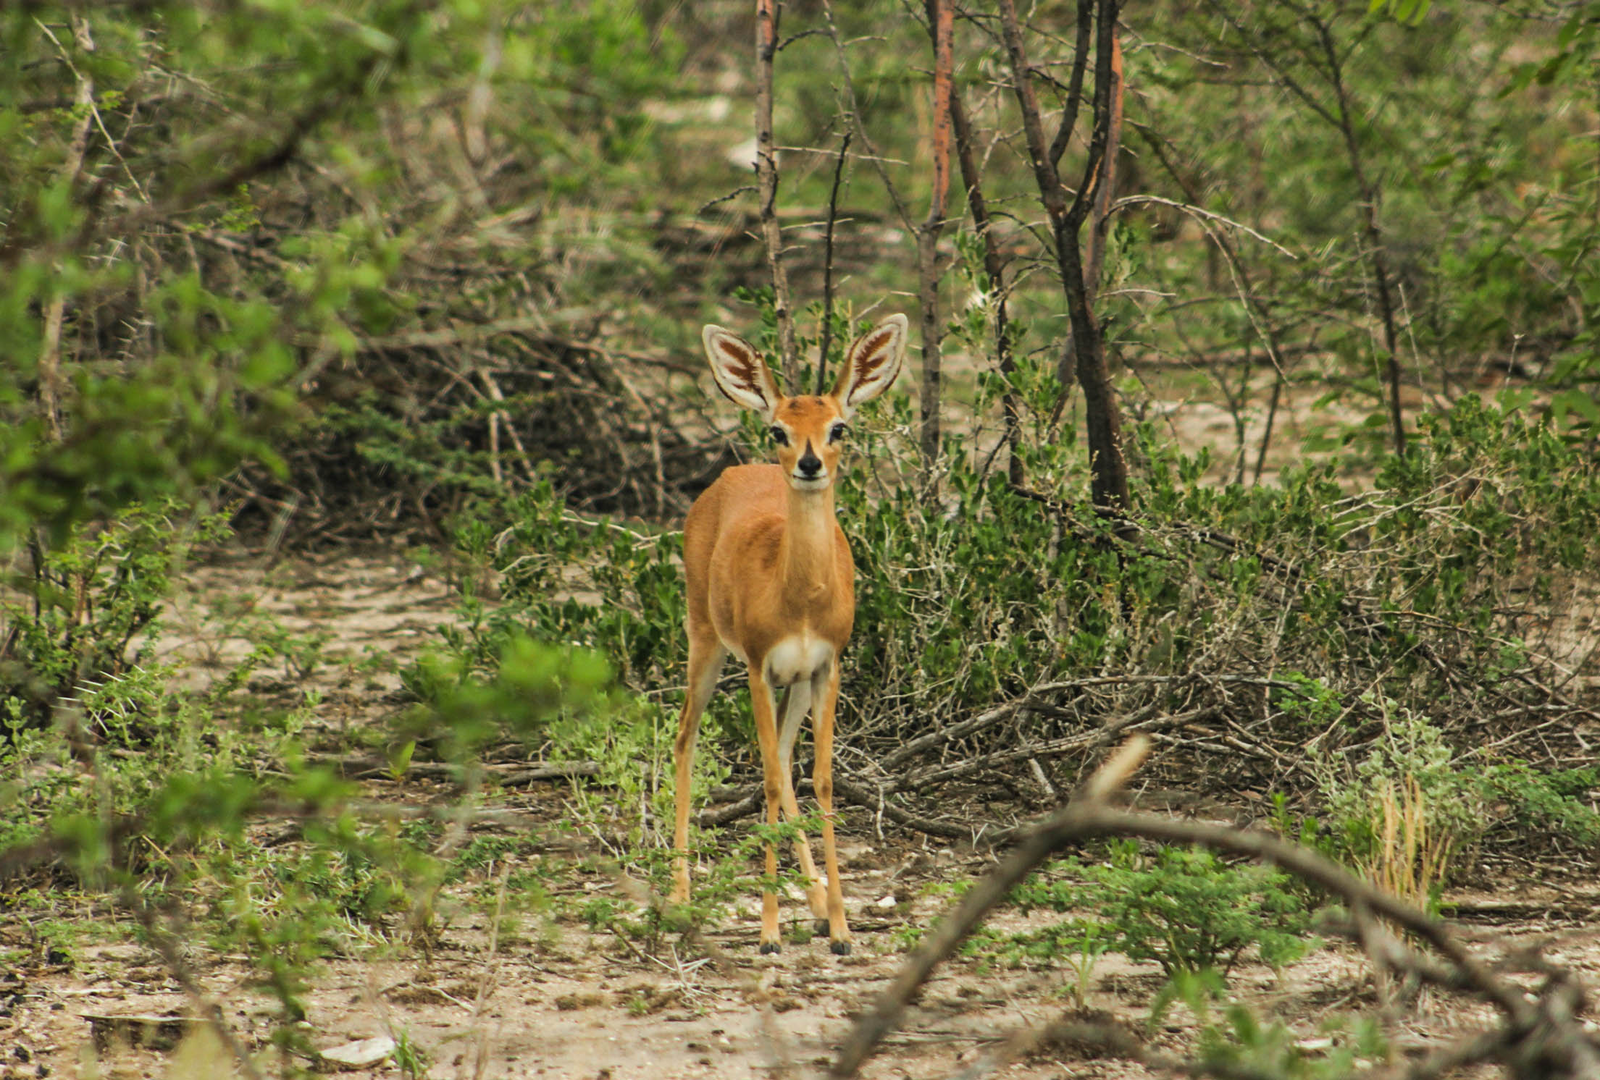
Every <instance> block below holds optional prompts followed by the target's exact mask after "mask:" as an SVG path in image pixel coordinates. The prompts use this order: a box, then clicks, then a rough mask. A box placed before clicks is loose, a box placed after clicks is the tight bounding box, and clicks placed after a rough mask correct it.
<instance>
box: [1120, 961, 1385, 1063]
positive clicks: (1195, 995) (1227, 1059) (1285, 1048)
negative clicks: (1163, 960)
mask: <svg viewBox="0 0 1600 1080" xmlns="http://www.w3.org/2000/svg"><path fill="white" fill-rule="evenodd" d="M1225 990H1226V987H1225V986H1224V985H1223V982H1222V980H1221V979H1220V978H1219V977H1218V976H1217V974H1216V973H1215V972H1212V971H1200V972H1192V971H1186V972H1178V973H1176V974H1175V975H1174V976H1173V978H1172V979H1170V980H1169V981H1168V983H1167V985H1166V986H1165V987H1163V988H1162V990H1161V993H1160V994H1158V995H1157V996H1156V1000H1155V1002H1154V1004H1153V1005H1152V1007H1151V1011H1150V1024H1151V1026H1155V1025H1158V1024H1160V1023H1161V1022H1162V1021H1163V1020H1164V1019H1165V1018H1166V1016H1167V1013H1168V1012H1169V1011H1170V1009H1171V1008H1172V1006H1173V1005H1175V1004H1182V1005H1185V1006H1187V1008H1188V1009H1189V1011H1190V1013H1192V1014H1193V1016H1194V1019H1195V1022H1196V1026H1197V1032H1196V1034H1197V1039H1196V1042H1197V1044H1198V1047H1197V1049H1198V1054H1197V1057H1198V1059H1199V1062H1200V1063H1201V1065H1202V1067H1205V1066H1209V1067H1210V1068H1208V1069H1207V1071H1208V1072H1214V1073H1216V1074H1218V1075H1229V1076H1262V1077H1266V1076H1272V1077H1282V1078H1284V1080H1342V1078H1344V1077H1348V1076H1352V1075H1354V1074H1355V1073H1356V1072H1357V1066H1358V1061H1359V1060H1360V1059H1366V1060H1368V1061H1377V1060H1383V1058H1384V1057H1385V1056H1386V1054H1387V1048H1386V1043H1385V1040H1384V1038H1383V1033H1382V1029H1381V1026H1380V1022H1379V1021H1378V1020H1376V1019H1370V1018H1369V1019H1363V1020H1360V1021H1358V1022H1357V1023H1356V1024H1355V1025H1354V1027H1353V1028H1352V1029H1351V1030H1349V1031H1346V1030H1345V1029H1344V1027H1343V1025H1342V1024H1340V1023H1339V1022H1338V1021H1337V1020H1330V1021H1328V1022H1327V1023H1325V1024H1324V1025H1323V1027H1322V1030H1323V1032H1324V1034H1325V1035H1326V1036H1329V1038H1328V1040H1327V1044H1326V1045H1327V1050H1326V1052H1315V1051H1310V1050H1307V1049H1305V1048H1304V1043H1303V1040H1302V1039H1301V1038H1300V1037H1299V1036H1298V1035H1297V1034H1296V1033H1295V1032H1294V1031H1293V1030H1291V1029H1290V1028H1289V1026H1288V1025H1287V1024H1285V1023H1284V1022H1283V1021H1282V1020H1273V1021H1271V1022H1270V1023H1263V1022H1262V1020H1261V1018H1260V1017H1259V1016H1257V1015H1256V1014H1255V1012H1253V1011H1252V1010H1251V1009H1250V1007H1249V1006H1246V1005H1242V1004H1240V1003H1238V1002H1224V1003H1223V1004H1222V1006H1221V1009H1220V1016H1219V1015H1218V1013H1217V1010H1216V1009H1215V1008H1214V1003H1215V1002H1217V1001H1220V1000H1222V998H1223V994H1224V992H1225Z"/></svg>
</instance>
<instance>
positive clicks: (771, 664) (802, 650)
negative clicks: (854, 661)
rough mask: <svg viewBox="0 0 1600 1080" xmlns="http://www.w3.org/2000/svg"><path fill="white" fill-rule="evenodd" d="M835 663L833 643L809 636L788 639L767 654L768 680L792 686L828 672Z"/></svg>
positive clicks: (779, 684) (803, 635)
mask: <svg viewBox="0 0 1600 1080" xmlns="http://www.w3.org/2000/svg"><path fill="white" fill-rule="evenodd" d="M831 663H833V644H832V643H831V642H828V641H825V640H824V639H822V638H819V637H812V636H811V635H810V634H796V635H795V636H794V637H786V638H784V639H783V640H782V641H780V642H778V643H777V644H776V645H774V646H773V647H772V649H771V651H770V652H768V653H767V664H766V668H767V670H766V675H767V681H768V682H769V683H771V684H772V685H773V686H791V685H793V684H794V683H797V682H804V681H807V680H809V679H811V678H812V677H813V676H815V675H817V674H819V673H821V672H823V671H826V670H827V669H828V665H829V664H831Z"/></svg>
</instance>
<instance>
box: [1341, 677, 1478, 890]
mask: <svg viewBox="0 0 1600 1080" xmlns="http://www.w3.org/2000/svg"><path fill="white" fill-rule="evenodd" d="M1376 704H1377V705H1378V706H1379V707H1380V708H1381V709H1382V712H1383V715H1384V717H1385V723H1384V727H1383V731H1382V734H1381V735H1380V737H1379V739H1378V742H1377V744H1376V745H1375V746H1374V747H1373V748H1372V749H1371V750H1370V751H1369V752H1368V753H1367V755H1366V757H1365V758H1363V759H1362V760H1361V761H1360V762H1359V763H1358V764H1356V765H1355V767H1354V768H1349V767H1342V766H1341V764H1340V762H1339V761H1338V760H1335V759H1332V758H1331V757H1328V756H1324V757H1323V758H1321V759H1320V764H1319V766H1318V770H1319V772H1318V775H1319V783H1320V785H1321V788H1322V794H1323V798H1324V799H1325V800H1326V801H1327V803H1328V807H1329V812H1330V815H1331V817H1332V820H1333V822H1334V823H1335V824H1336V826H1337V836H1338V837H1339V840H1340V843H1341V845H1342V847H1343V851H1342V852H1341V853H1340V854H1341V855H1342V857H1343V858H1345V860H1346V861H1348V862H1349V863H1350V864H1351V865H1352V866H1354V867H1355V868H1356V869H1358V870H1359V871H1360V872H1361V873H1362V874H1364V875H1365V876H1366V877H1367V878H1368V880H1370V881H1371V882H1372V883H1373V884H1375V885H1377V886H1378V887H1379V888H1382V889H1385V890H1387V891H1389V892H1391V893H1393V894H1394V895H1396V896H1398V897H1400V898H1401V899H1403V900H1408V901H1410V902H1412V903H1415V904H1418V905H1420V906H1424V907H1435V906H1437V903H1438V897H1439V890H1440V889H1441V888H1442V887H1443V885H1444V883H1445V882H1446V881H1447V880H1448V878H1449V876H1450V875H1451V873H1452V872H1457V871H1460V870H1462V869H1465V868H1467V867H1469V866H1470V865H1471V863H1472V861H1473V858H1474V852H1475V849H1476V845H1477V843H1478V840H1479V839H1480V838H1481V837H1482V836H1483V834H1484V832H1486V831H1487V829H1488V827H1489V825H1490V823H1491V821H1492V819H1493V815H1492V812H1491V807H1490V803H1489V800H1488V798H1487V797H1486V784H1485V777H1484V774H1483V772H1482V770H1481V769H1474V768H1467V767H1464V766H1463V765H1462V764H1461V763H1460V762H1459V761H1458V759H1457V756H1456V754H1455V752H1454V751H1453V750H1452V749H1451V748H1450V746H1449V745H1448V744H1447V743H1446V742H1445V740H1444V736H1443V734H1442V733H1441V732H1440V731H1439V729H1438V728H1437V727H1435V726H1434V725H1433V724H1431V723H1429V722H1428V721H1427V719H1426V718H1424V717H1423V716H1421V715H1420V714H1418V713H1416V712H1413V711H1411V710H1409V709H1405V708H1402V707H1400V706H1398V705H1397V704H1396V703H1395V702H1393V701H1389V700H1386V699H1385V700H1382V701H1378V702H1376Z"/></svg>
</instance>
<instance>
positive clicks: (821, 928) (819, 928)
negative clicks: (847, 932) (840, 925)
mask: <svg viewBox="0 0 1600 1080" xmlns="http://www.w3.org/2000/svg"><path fill="white" fill-rule="evenodd" d="M811 929H812V930H813V931H814V932H815V933H818V934H826V933H827V932H828V917H827V916H826V915H824V916H822V917H821V918H819V919H818V920H817V921H816V922H814V923H812V924H811Z"/></svg>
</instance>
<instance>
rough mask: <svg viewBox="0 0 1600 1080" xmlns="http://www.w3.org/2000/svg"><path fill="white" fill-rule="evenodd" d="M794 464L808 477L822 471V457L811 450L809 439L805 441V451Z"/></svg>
mask: <svg viewBox="0 0 1600 1080" xmlns="http://www.w3.org/2000/svg"><path fill="white" fill-rule="evenodd" d="M795 464H796V465H797V466H799V468H800V471H801V473H803V474H804V475H805V476H806V477H807V478H808V479H809V478H810V477H813V476H816V475H817V474H818V473H819V472H821V471H822V459H821V458H819V457H818V456H817V455H816V454H815V453H814V452H813V451H812V449H811V443H810V442H809V441H807V443H806V452H805V453H804V454H801V455H800V460H799V461H797V462H795Z"/></svg>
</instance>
